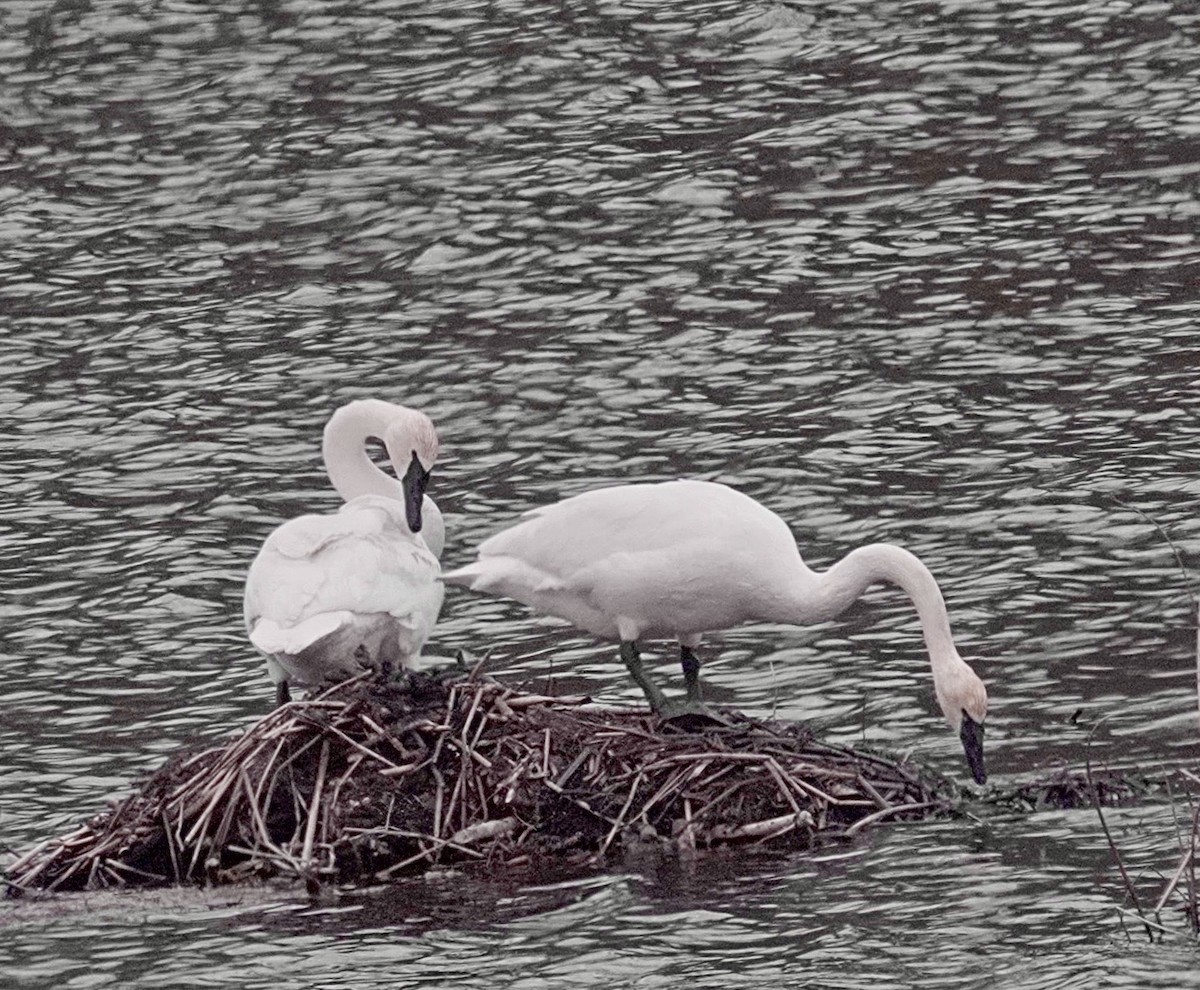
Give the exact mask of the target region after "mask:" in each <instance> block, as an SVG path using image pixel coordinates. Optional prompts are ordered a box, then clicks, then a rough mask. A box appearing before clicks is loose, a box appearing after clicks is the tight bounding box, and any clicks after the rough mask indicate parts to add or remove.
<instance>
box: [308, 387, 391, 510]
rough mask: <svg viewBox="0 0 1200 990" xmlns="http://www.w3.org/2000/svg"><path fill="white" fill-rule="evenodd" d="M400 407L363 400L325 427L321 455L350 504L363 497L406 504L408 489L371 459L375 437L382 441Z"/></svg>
mask: <svg viewBox="0 0 1200 990" xmlns="http://www.w3.org/2000/svg"><path fill="white" fill-rule="evenodd" d="M396 408H397V407H396V406H393V405H392V404H391V403H390V402H383V401H382V400H380V399H361V400H359V401H358V402H351V403H349V404H347V405H344V406H342V407H341V408H340V409H338V410H337V411H336V412H335V413H334V414H333V415H332V416H331V417H330V419H329V422H328V423H327V424H326V426H325V433H324V435H323V438H322V442H321V454H322V456H323V457H324V459H325V470H326V472H328V474H329V480H330V481H331V482H332V483H333V487H334V488H336V489H337V492H338V494H339V495H341V496H342V498H343V499H345V500H346V501H347V502H349V501H350V500H351V499H355V498H358V497H359V496H360V495H383V496H385V497H386V498H395V499H400V500H401V501H403V499H404V487H403V485H401V484H400V482H399V481H396V480H395V479H394V478H391V477H389V476H388V475H386V474H384V473H383V472H382V471H381V470H379V468H377V467H376V466H375V464H374V463H373V462H372V461H371V458H370V457H369V456H368V455H367V451H366V446H365V445H366V442H367V440H369V439H370V438H371V437H375V438H376V439H379V440H382V439H383V435H384V432H385V430H386V429H387V425H388V423H390V422H391V421H392V420H393V419H394V418H395V416H396Z"/></svg>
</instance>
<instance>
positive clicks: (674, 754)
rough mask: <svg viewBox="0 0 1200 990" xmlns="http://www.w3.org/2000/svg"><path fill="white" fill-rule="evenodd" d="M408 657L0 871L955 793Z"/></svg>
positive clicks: (539, 832) (818, 823)
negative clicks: (444, 674) (442, 674)
mask: <svg viewBox="0 0 1200 990" xmlns="http://www.w3.org/2000/svg"><path fill="white" fill-rule="evenodd" d="M587 702H588V699H586V698H581V697H573V698H551V697H544V696H540V695H531V694H522V693H519V692H516V691H514V690H512V689H510V688H505V687H503V686H502V685H500V684H498V683H496V682H494V681H491V680H486V679H476V678H473V677H458V678H457V679H455V680H447V679H445V678H439V677H431V676H429V675H423V674H416V673H410V674H408V675H406V676H405V677H404V678H403V679H402V680H400V681H397V682H394V683H390V684H387V685H380V684H378V683H368V682H364V681H361V680H360V681H349V682H346V683H345V684H341V685H338V686H337V687H335V688H331V689H330V690H329V691H327V692H325V693H324V694H322V695H320V696H319V697H317V698H315V699H312V700H309V701H302V702H292V703H290V704H287V705H284V706H282V707H280V708H278V709H276V710H275V711H273V712H271V713H270V714H269V715H267V716H266V717H265V718H263V719H261V720H260V721H259V722H257V723H256V724H254V725H253V726H251V727H250V728H249V729H248V730H246V731H245V732H244V733H243V734H241V735H240V736H237V737H236V738H233V739H231V740H229V741H228V742H227V743H225V744H223V745H221V746H218V747H216V748H212V749H206V750H204V751H202V752H198V753H191V754H187V753H184V754H181V755H179V756H176V757H174V758H173V759H172V760H170V761H169V762H168V763H167V764H166V766H164V767H163V768H162V769H161V770H159V771H158V772H156V773H155V774H153V775H152V776H150V777H149V778H147V779H146V780H145V781H143V782H142V784H141V786H140V788H139V789H138V791H137V792H136V793H134V794H133V795H131V796H130V797H128V798H127V799H125V800H124V801H122V802H120V803H119V804H117V805H115V806H114V807H112V808H110V809H109V810H107V811H105V812H103V813H101V814H99V815H97V816H96V817H95V818H93V819H92V820H91V821H89V822H87V823H86V824H84V825H82V826H80V827H79V828H78V829H76V830H75V831H73V832H71V833H69V834H67V835H65V836H62V837H60V838H57V839H53V840H49V841H47V842H44V843H42V844H41V845H40V846H38V847H36V848H34V849H32V850H30V851H29V852H28V853H26V854H25V855H24V856H22V857H21V858H20V859H18V860H17V861H16V862H15V863H13V864H12V865H11V866H10V867H8V869H7V870H6V875H7V882H8V884H9V886H10V890H16V891H20V890H27V889H37V888H54V889H59V890H81V889H90V888H96V887H108V886H126V885H153V884H167V883H186V882H204V883H210V884H217V883H229V882H236V881H239V880H243V879H246V878H249V877H252V876H273V875H281V874H282V875H291V876H294V877H299V878H303V879H305V880H306V881H308V882H309V883H310V885H314V884H319V883H321V882H323V881H335V882H347V881H356V880H370V881H378V880H386V879H388V878H391V877H394V876H396V875H398V874H401V873H403V872H406V871H414V872H415V871H418V870H421V869H425V868H428V867H429V866H431V865H434V864H438V863H445V862H453V861H464V860H486V861H488V862H489V863H492V864H496V865H506V866H516V865H520V864H523V863H527V862H529V861H530V860H532V859H534V858H535V857H539V856H556V857H563V856H566V857H576V858H578V859H580V860H586V859H589V858H595V859H597V860H599V859H601V858H603V857H604V856H605V855H606V854H609V853H611V852H615V851H617V850H618V849H622V848H629V847H630V846H631V845H634V844H638V843H653V844H659V845H662V846H673V847H674V848H676V849H679V850H692V849H695V848H697V847H708V846H716V845H720V844H728V843H763V842H774V843H779V844H784V845H791V846H793V847H804V846H808V845H811V844H813V843H814V842H815V841H816V840H817V839H818V838H819V837H822V836H829V837H839V836H841V837H844V836H846V835H852V834H854V833H855V832H856V831H858V830H859V829H861V828H863V827H864V826H866V825H868V824H870V823H872V822H876V821H880V820H883V819H914V818H924V817H928V816H930V815H932V814H939V813H945V812H948V811H950V810H951V809H952V808H953V805H954V802H953V798H952V797H951V796H950V793H951V792H952V790H953V789H952V787H951V786H950V785H948V784H946V783H944V782H940V781H938V782H934V781H930V780H927V779H925V778H924V777H923V776H922V775H921V774H920V773H919V772H917V771H916V769H915V768H913V767H911V766H909V765H905V764H900V763H895V762H893V761H891V760H888V759H885V758H883V757H880V756H877V755H873V754H869V753H862V752H856V751H854V750H851V749H848V748H844V747H839V746H832V745H828V744H825V743H821V742H819V741H817V740H816V739H814V738H813V737H812V735H811V733H810V732H808V731H807V730H806V729H803V728H801V727H798V726H794V725H783V724H777V723H765V722H759V721H755V720H751V719H747V718H745V717H744V716H738V715H736V714H732V713H730V714H729V718H731V719H733V720H735V721H733V724H731V725H729V726H722V727H719V728H713V727H710V728H705V729H703V730H699V731H683V730H680V729H678V728H676V727H675V726H673V725H670V724H664V723H661V722H660V721H659V719H658V718H657V717H655V716H652V715H649V714H647V713H638V712H635V711H625V710H614V709H603V708H597V707H594V706H587V707H585V705H587Z"/></svg>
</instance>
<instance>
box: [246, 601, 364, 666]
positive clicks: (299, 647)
mask: <svg viewBox="0 0 1200 990" xmlns="http://www.w3.org/2000/svg"><path fill="white" fill-rule="evenodd" d="M353 619H354V615H353V613H351V612H321V613H319V614H318V615H313V616H310V617H309V618H307V619H305V620H304V621H303V622H301V623H299V624H297V625H294V626H285V625H281V624H280V623H278V622H276V621H275V620H274V619H259V620H258V621H257V622H256V623H255V624H254V628H253V629H251V630H250V642H251V643H253V644H254V645H255V646H256V647H258V649H260V650H262V651H263V653H265V654H267V655H268V656H275V655H277V654H280V653H282V654H285V655H291V656H295V655H297V654H300V653H303V652H304V651H305V650H307V649H308V648H309V647H310V646H312V645H313V644H314V643H317V642H319V641H320V640H322V639H324V638H325V637H326V636H329V635H331V634H332V633H335V632H337V631H338V630H339V629H341V628H342V627H343V626H345V625H348V624H349V623H350V622H351V621H352V620H353Z"/></svg>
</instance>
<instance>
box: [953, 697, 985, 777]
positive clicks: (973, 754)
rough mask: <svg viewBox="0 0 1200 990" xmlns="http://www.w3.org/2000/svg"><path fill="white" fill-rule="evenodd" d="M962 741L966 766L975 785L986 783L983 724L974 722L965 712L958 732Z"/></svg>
mask: <svg viewBox="0 0 1200 990" xmlns="http://www.w3.org/2000/svg"><path fill="white" fill-rule="evenodd" d="M958 735H959V738H960V739H962V744H963V752H964V753H966V754H967V766H969V767H970V768H971V776H972V777H974V778H975V783H977V784H986V783H987V771H986V770H984V769H983V723H981V722H976V721H975V719H973V718H971V716H970V715H968V714H967V713H966V712H963V719H962V728H961V729H960V730H959V733H958Z"/></svg>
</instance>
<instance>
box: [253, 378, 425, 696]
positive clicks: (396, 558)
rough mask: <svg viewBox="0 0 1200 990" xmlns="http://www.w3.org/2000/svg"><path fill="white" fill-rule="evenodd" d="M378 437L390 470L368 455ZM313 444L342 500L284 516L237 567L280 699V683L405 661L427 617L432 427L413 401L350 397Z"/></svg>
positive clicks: (285, 691) (284, 687) (316, 680)
mask: <svg viewBox="0 0 1200 990" xmlns="http://www.w3.org/2000/svg"><path fill="white" fill-rule="evenodd" d="M372 438H375V439H378V440H382V441H383V444H384V447H385V448H386V449H387V454H388V459H389V461H390V462H391V465H392V467H393V469H394V470H395V471H396V474H397V476H398V478H399V479H400V480H396V478H393V477H391V476H390V475H388V474H387V473H385V472H384V471H382V470H380V469H379V468H378V467H376V466H375V464H374V463H373V462H372V461H371V458H370V457H369V456H368V455H367V451H366V449H365V444H366V442H367V441H368V440H369V439H372ZM321 449H322V454H323V456H324V460H325V470H326V472H327V473H328V475H329V480H330V481H331V482H332V483H333V487H334V488H335V489H336V490H337V492H338V494H339V495H341V496H342V498H343V499H344V500H345V504H344V505H343V506H342V507H341V508H340V509H339V510H338V511H337V512H335V513H331V514H329V515H305V516H300V517H298V518H296V519H292V520H289V521H288V522H286V523H284V524H283V525H282V526H280V527H279V528H278V529H276V530H275V531H274V532H272V533H271V535H270V536H268V537H267V540H266V543H264V544H263V547H262V549H261V550H260V551H259V553H258V556H257V557H256V558H255V559H254V562H253V563H252V564H251V565H250V573H249V574H248V575H247V576H246V590H245V600H244V612H245V619H246V630H247V632H248V633H249V636H250V641H251V642H252V643H253V644H254V645H255V646H256V647H257V648H258V649H259V650H261V651H262V652H263V653H264V654H266V657H267V672H268V674H269V675H270V677H271V680H272V681H273V682H274V683H275V686H276V698H277V701H278V702H279V703H280V704H283V703H285V702H287V701H288V700H289V698H290V691H289V685H292V684H294V685H297V686H299V687H315V686H317V685H319V684H321V683H322V682H325V681H330V680H337V679H341V678H345V677H348V676H350V675H352V674H355V673H357V672H359V671H360V670H362V669H364V668H372V669H376V670H379V671H380V672H382V673H384V674H387V673H389V672H390V671H391V670H394V669H395V668H397V667H403V666H408V665H409V664H410V662H411V660H412V659H413V658H414V657H416V656H417V655H418V654H419V653H420V651H421V647H422V646H423V645H424V643H425V640H426V638H428V636H429V634H430V632H431V631H432V630H433V626H434V624H435V623H436V622H437V616H438V612H439V610H440V609H441V605H442V595H443V593H444V589H443V586H442V584H441V583H440V582H439V581H438V575H439V572H440V570H441V567H440V565H439V563H438V557H439V556H440V555H441V552H442V543H443V539H444V535H445V528H444V524H443V522H442V515H441V513H440V512H439V511H438V507H437V505H435V504H434V502H433V500H432V499H431V498H429V496H427V495H426V494H425V488H426V486H427V485H428V484H429V474H430V471H431V470H432V469H433V464H434V461H435V460H436V459H437V451H438V438H437V431H436V430H435V429H434V426H433V423H432V422H431V421H430V420H429V417H427V416H425V415H424V414H423V413H420V412H417V411H416V410H415V409H409V408H408V407H406V406H401V405H396V404H394V403H391V402H384V401H382V400H379V399H360V400H358V401H356V402H351V403H348V404H347V405H344V406H342V407H341V408H340V409H338V410H337V411H336V412H334V414H333V416H332V417H331V418H330V420H329V422H328V424H327V425H326V427H325V433H324V438H323V442H322V448H321Z"/></svg>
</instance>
